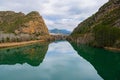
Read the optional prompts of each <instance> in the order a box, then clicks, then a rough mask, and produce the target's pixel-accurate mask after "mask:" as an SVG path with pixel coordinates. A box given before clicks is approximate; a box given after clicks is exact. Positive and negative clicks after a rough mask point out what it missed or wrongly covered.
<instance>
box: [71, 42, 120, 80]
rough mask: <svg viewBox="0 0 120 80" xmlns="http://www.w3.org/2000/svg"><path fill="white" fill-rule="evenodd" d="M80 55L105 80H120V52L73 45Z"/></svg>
mask: <svg viewBox="0 0 120 80" xmlns="http://www.w3.org/2000/svg"><path fill="white" fill-rule="evenodd" d="M71 45H72V46H73V48H74V49H75V50H76V51H77V52H78V54H79V55H80V56H81V57H83V58H84V59H86V60H87V61H89V62H90V63H91V64H92V65H93V66H94V68H95V69H96V70H97V72H98V74H99V75H100V76H101V77H102V78H103V79H104V80H120V52H112V51H107V50H104V49H100V48H93V47H89V46H85V45H77V44H75V43H71Z"/></svg>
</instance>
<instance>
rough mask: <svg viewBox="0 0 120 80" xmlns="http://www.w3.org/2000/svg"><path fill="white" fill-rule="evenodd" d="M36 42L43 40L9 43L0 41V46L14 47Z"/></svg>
mask: <svg viewBox="0 0 120 80" xmlns="http://www.w3.org/2000/svg"><path fill="white" fill-rule="evenodd" d="M38 42H44V40H34V41H24V42H11V43H0V48H7V47H14V46H23V45H28V44H33V43H38Z"/></svg>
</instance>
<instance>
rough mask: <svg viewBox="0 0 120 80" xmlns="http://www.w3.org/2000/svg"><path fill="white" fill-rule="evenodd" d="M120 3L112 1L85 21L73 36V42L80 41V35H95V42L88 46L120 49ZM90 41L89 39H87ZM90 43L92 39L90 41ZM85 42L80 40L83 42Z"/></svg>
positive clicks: (75, 30) (115, 0) (116, 0)
mask: <svg viewBox="0 0 120 80" xmlns="http://www.w3.org/2000/svg"><path fill="white" fill-rule="evenodd" d="M119 4H120V2H118V0H114V1H113V0H110V1H109V2H108V3H106V4H105V5H103V6H102V7H101V8H100V9H99V11H98V12H97V13H95V14H94V15H92V16H91V17H89V18H88V19H86V20H85V21H83V22H82V23H80V24H79V25H78V27H77V28H75V29H74V31H73V32H72V34H71V37H72V38H73V39H72V40H75V39H76V38H77V39H78V38H79V37H81V36H78V35H80V34H82V35H84V36H83V39H84V37H86V35H85V34H91V33H92V34H93V37H94V40H93V41H92V42H90V43H88V44H91V45H94V46H96V47H105V46H107V47H118V48H120V6H119ZM86 39H88V38H86ZM88 40H89V41H90V39H88ZM82 41H83V40H79V42H82Z"/></svg>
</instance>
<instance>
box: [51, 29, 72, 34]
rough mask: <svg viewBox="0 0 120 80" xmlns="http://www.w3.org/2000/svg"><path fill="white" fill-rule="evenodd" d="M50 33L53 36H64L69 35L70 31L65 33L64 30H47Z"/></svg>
mask: <svg viewBox="0 0 120 80" xmlns="http://www.w3.org/2000/svg"><path fill="white" fill-rule="evenodd" d="M49 32H50V33H54V34H65V35H70V33H71V32H70V31H67V30H65V29H52V30H49Z"/></svg>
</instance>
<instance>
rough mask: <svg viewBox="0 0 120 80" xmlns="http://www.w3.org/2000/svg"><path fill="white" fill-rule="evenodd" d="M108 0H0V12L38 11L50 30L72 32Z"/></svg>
mask: <svg viewBox="0 0 120 80" xmlns="http://www.w3.org/2000/svg"><path fill="white" fill-rule="evenodd" d="M107 1H108V0H0V11H6V10H12V11H15V12H23V13H26V14H27V13H29V12H31V11H38V12H39V13H40V14H41V15H42V16H43V18H44V20H45V23H46V25H47V27H48V28H49V29H53V28H58V29H67V30H70V31H72V30H73V29H74V28H75V27H77V25H78V24H79V23H80V22H82V21H83V20H85V19H86V18H88V17H89V16H91V15H92V14H94V13H95V12H96V11H98V9H99V8H100V7H101V6H102V5H103V4H105V3H106V2H107Z"/></svg>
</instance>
